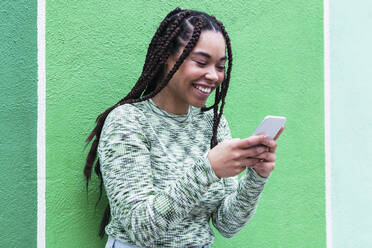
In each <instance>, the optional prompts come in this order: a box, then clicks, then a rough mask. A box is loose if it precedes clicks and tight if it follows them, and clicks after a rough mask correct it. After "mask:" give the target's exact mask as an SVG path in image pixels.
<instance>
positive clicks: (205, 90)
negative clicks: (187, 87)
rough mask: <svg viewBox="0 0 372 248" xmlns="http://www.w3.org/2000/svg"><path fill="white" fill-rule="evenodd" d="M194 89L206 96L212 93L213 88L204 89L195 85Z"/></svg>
mask: <svg viewBox="0 0 372 248" xmlns="http://www.w3.org/2000/svg"><path fill="white" fill-rule="evenodd" d="M193 86H194V88H196V89H198V90H199V91H201V92H203V93H204V94H209V93H211V91H212V88H210V87H204V86H200V85H195V84H193Z"/></svg>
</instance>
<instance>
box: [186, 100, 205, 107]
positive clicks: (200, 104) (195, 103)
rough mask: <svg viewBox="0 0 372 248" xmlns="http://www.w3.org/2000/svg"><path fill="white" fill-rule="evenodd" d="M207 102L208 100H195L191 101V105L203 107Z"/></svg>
mask: <svg viewBox="0 0 372 248" xmlns="http://www.w3.org/2000/svg"><path fill="white" fill-rule="evenodd" d="M206 103H207V101H197V102H196V101H195V102H192V103H190V105H191V106H193V107H195V108H202V107H205V104H206Z"/></svg>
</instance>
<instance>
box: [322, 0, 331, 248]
mask: <svg viewBox="0 0 372 248" xmlns="http://www.w3.org/2000/svg"><path fill="white" fill-rule="evenodd" d="M329 1H330V0H324V10H323V11H324V14H323V16H324V24H323V25H324V27H323V28H324V139H325V141H324V145H325V175H326V176H325V188H326V199H325V200H326V235H327V237H326V238H327V248H332V247H333V245H332V240H333V239H332V205H331V115H330V111H331V100H330V98H331V87H330V85H331V81H330V80H331V77H330V74H331V73H330V26H329V25H330V22H329V18H330V17H329V13H330V12H329V11H330V10H329Z"/></svg>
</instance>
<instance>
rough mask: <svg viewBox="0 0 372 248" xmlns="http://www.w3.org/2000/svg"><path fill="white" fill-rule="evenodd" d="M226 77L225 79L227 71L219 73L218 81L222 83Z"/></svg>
mask: <svg viewBox="0 0 372 248" xmlns="http://www.w3.org/2000/svg"><path fill="white" fill-rule="evenodd" d="M224 79H225V72H221V73H219V74H218V82H219V83H220V84H221V83H222V81H223V80H224Z"/></svg>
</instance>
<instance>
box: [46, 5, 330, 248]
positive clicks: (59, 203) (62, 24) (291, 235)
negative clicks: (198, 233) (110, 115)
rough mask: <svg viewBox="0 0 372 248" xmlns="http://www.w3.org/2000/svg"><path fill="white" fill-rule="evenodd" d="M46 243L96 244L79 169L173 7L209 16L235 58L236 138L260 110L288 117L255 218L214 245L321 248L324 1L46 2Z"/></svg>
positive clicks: (95, 214) (232, 116)
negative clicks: (93, 133) (97, 124)
mask: <svg viewBox="0 0 372 248" xmlns="http://www.w3.org/2000/svg"><path fill="white" fill-rule="evenodd" d="M46 4H47V5H46V17H47V25H46V67H47V92H46V94H47V105H46V111H47V112H46V122H47V123H46V152H47V155H46V164H47V168H46V176H47V182H46V204H47V213H46V220H47V221H46V245H47V247H53V248H58V247H103V244H104V241H99V239H98V238H97V237H96V233H97V227H98V223H99V221H100V218H101V215H102V211H103V206H104V203H101V204H100V205H99V206H98V207H97V209H96V210H95V208H94V204H95V201H96V199H97V196H98V191H97V190H96V189H97V187H98V180H97V179H96V178H95V177H94V176H93V182H92V184H91V190H90V193H89V200H88V202H87V199H86V194H85V192H84V178H83V176H82V168H83V165H84V159H85V155H86V152H87V151H86V150H85V151H84V150H83V147H84V139H85V138H86V136H87V134H88V133H89V131H90V130H91V129H92V128H93V124H94V119H95V117H96V116H97V115H98V114H99V113H100V112H102V111H103V110H105V109H106V108H107V107H108V106H111V105H112V104H114V103H115V102H116V101H117V100H118V99H121V98H122V97H123V96H124V95H125V94H126V92H128V90H129V89H130V88H131V87H132V85H133V83H134V82H135V80H136V78H137V77H138V76H139V73H140V70H141V69H142V64H143V62H144V58H145V51H146V49H147V45H148V43H149V42H150V39H151V37H152V35H153V34H154V32H155V31H156V28H157V26H158V24H159V23H160V21H161V20H162V18H163V17H164V16H165V15H166V14H167V13H168V12H169V11H170V10H171V9H173V8H175V7H176V6H180V7H181V8H193V9H199V10H203V11H206V12H208V13H211V14H214V15H216V16H217V17H218V18H219V19H220V20H222V21H223V22H224V24H225V26H226V29H227V30H228V32H229V34H230V37H231V42H232V47H233V54H234V67H233V72H232V82H231V88H230V91H229V95H228V97H227V105H226V108H225V115H226V117H227V118H228V120H229V123H230V126H231V129H232V134H233V136H234V137H241V138H244V137H246V136H249V135H251V133H252V132H253V130H254V129H255V127H256V126H257V125H258V123H259V122H260V121H261V119H262V118H263V117H264V116H265V115H268V114H270V115H284V116H286V117H287V119H288V122H287V126H286V130H285V132H284V133H283V135H282V137H281V138H280V141H279V148H278V161H277V168H276V169H275V171H274V173H273V175H272V177H271V178H270V180H269V182H268V184H267V187H266V188H265V191H264V193H263V196H262V199H261V202H260V205H259V207H258V210H257V213H256V215H255V217H254V218H253V219H252V221H251V222H250V224H248V225H247V227H245V228H244V230H243V231H242V232H240V233H239V234H238V235H237V236H236V237H234V238H232V239H225V238H222V237H221V236H220V235H219V234H217V235H216V241H215V243H214V245H213V247H223V248H225V247H248V246H249V247H309V248H313V247H325V237H326V233H325V188H324V183H325V177H324V171H325V170H324V136H323V132H324V125H323V123H324V121H323V1H320V0H318V1H305V0H296V1H295V0H292V1H274V0H271V1H259V2H255V1H251V2H247V1H244V0H236V1H217V2H216V1H175V0H172V1H109V2H106V1H89V3H88V2H85V1H70V2H69V3H68V4H67V3H66V2H63V1H58V2H56V1H47V3H46Z"/></svg>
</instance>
